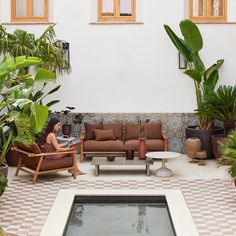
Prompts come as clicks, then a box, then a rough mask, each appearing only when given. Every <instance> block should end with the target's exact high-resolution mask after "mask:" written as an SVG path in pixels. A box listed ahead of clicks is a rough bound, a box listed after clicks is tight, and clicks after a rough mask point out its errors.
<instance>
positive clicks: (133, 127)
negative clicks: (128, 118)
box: [125, 123, 140, 140]
mask: <svg viewBox="0 0 236 236" xmlns="http://www.w3.org/2000/svg"><path fill="white" fill-rule="evenodd" d="M139 127H140V126H139V124H129V123H125V140H130V139H138V138H139Z"/></svg>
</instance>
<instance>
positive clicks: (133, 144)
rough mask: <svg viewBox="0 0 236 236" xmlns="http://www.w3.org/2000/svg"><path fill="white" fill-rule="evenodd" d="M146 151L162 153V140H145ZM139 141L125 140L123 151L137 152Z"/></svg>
mask: <svg viewBox="0 0 236 236" xmlns="http://www.w3.org/2000/svg"><path fill="white" fill-rule="evenodd" d="M145 143H146V147H147V151H164V148H165V146H164V141H163V140H162V139H147V140H145ZM138 144H139V140H137V139H133V140H126V141H125V143H124V148H125V150H127V149H133V150H134V151H138Z"/></svg>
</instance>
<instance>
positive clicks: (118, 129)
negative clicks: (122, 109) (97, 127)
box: [103, 123, 124, 140]
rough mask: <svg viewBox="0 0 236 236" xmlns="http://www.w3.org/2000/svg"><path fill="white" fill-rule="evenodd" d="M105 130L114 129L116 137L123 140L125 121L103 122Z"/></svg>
mask: <svg viewBox="0 0 236 236" xmlns="http://www.w3.org/2000/svg"><path fill="white" fill-rule="evenodd" d="M103 130H113V133H114V135H115V137H116V139H119V140H123V135H124V131H123V123H107V124H103Z"/></svg>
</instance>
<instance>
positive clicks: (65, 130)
mask: <svg viewBox="0 0 236 236" xmlns="http://www.w3.org/2000/svg"><path fill="white" fill-rule="evenodd" d="M62 133H63V135H67V136H69V137H70V134H71V125H70V124H63V125H62Z"/></svg>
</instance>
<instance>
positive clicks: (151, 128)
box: [144, 123, 163, 139]
mask: <svg viewBox="0 0 236 236" xmlns="http://www.w3.org/2000/svg"><path fill="white" fill-rule="evenodd" d="M144 128H145V134H146V138H147V139H162V138H163V137H162V133H161V123H155V124H154V123H150V124H144Z"/></svg>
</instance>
